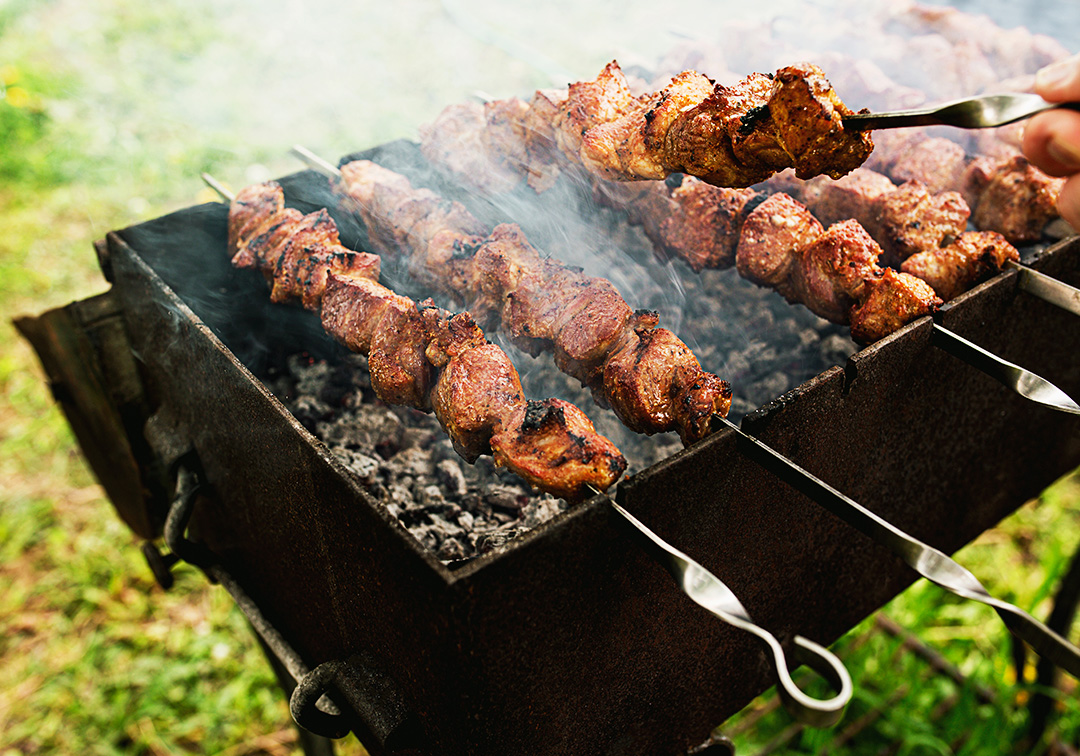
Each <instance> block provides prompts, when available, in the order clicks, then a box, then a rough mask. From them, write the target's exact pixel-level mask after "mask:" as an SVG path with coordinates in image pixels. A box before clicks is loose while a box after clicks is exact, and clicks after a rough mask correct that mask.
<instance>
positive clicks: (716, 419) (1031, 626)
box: [294, 147, 1080, 677]
mask: <svg viewBox="0 0 1080 756" xmlns="http://www.w3.org/2000/svg"><path fill="white" fill-rule="evenodd" d="M294 152H295V153H296V154H298V155H300V156H301V157H302V158H303V159H304V160H305V162H307V163H308V164H309V165H311V166H313V167H317V168H319V169H320V170H321V171H323V172H324V173H326V174H329V175H331V176H336V175H337V174H338V171H337V169H335V168H334V167H333V166H332V165H330V164H328V163H326V162H325V161H322V160H321V159H319V158H318V157H317V156H315V155H313V154H312V153H310V152H309V151H307V150H305V149H303V148H299V147H297V148H294ZM358 163H359V164H362V165H358ZM373 165H374V164H371V163H370V162H369V161H356V162H354V163H346V164H345V165H344V166H343V169H348V168H349V166H354V168H357V169H359V170H360V171H361V172H363V173H367V172H369V171H370V170H371V166H373ZM375 168H379V167H378V166H375ZM383 171H386V169H381V168H379V173H381V172H383ZM386 172H387V173H390V174H391V175H392V176H396V175H397V174H392V173H391V172H389V171H386ZM340 173H341V176H342V182H343V183H345V182H347V181H348V178H347V175H348V174H347V171H346V170H342V171H341V172H340ZM388 188H393V189H396V190H397V191H398V192H406V193H409V194H411V193H412V192H413V191H414V190H411V188H410V187H409V185H408V182H407V180H405V179H404V177H400V176H399V177H398V180H394V181H392V183H391V185H390V187H388ZM428 194H430V193H428ZM396 202H397V203H399V206H400V207H402V208H408V207H409V206H410V205H409V202H408V200H406V199H404V198H402V197H401V196H398V197H397V198H396ZM424 205H425V203H424V202H414V204H413V209H414V210H415V211H419V214H420V216H421V218H422V217H424V214H423V211H422V207H423V206H424ZM371 212H372V208H368V213H369V215H368V216H365V217H364V218H363V220H365V222H366V223H367V224H369V225H368V229H369V240H374V239H379V241H380V243H383V244H385V243H387V242H388V241H392V239H391V240H387V239H385V238H382V239H380V231H379V227H378V226H372V225H370V224H371V223H372V222H373V221H378V218H375V217H371V216H370V213H371ZM442 212H443V213H454V214H455V215H456V214H459V213H462V212H464V208H462V207H461V206H459V205H457V204H456V203H450V204H449V205H444V207H443V210H442ZM459 217H460V216H459ZM396 218H397V220H398V221H400V219H401V215H397V216H396ZM389 220H390V219H386V218H384V219H383V223H387V222H388V221H389ZM413 222H419V221H418V220H417V219H415V218H414V219H413ZM394 227H395V226H393V225H392V224H391V225H389V226H388V228H394ZM373 231H374V232H375V233H372V232H373ZM399 233H400V232H399ZM972 347H973V348H974V349H976V350H978V347H975V346H974V345H972ZM980 351H981V350H980ZM1040 380H1041V379H1040ZM1066 399H1067V398H1066ZM1070 401H1071V400H1070ZM1077 411H1078V412H1080V407H1077ZM711 420H712V424H713V425H714V427H716V428H720V427H723V426H727V427H728V428H729V429H731V430H733V431H734V432H736V433H737V434H738V435H739V436H740V438H741V439H742V440H743V441H744V442H749V447H747V453H748V456H750V457H751V458H752V459H754V460H755V461H756V462H758V463H760V464H762V465H763V466H765V467H766V468H767V469H769V470H770V471H772V472H774V473H775V474H778V475H780V476H781V477H782V478H783V479H785V480H787V481H788V482H789V483H792V485H794V486H795V487H796V488H797V489H798V490H800V491H802V492H803V493H806V494H807V495H809V496H811V498H813V499H814V500H815V501H817V502H818V503H819V504H821V505H823V506H825V507H826V508H827V509H829V511H831V512H833V513H834V514H835V515H837V516H839V517H841V519H844V520H845V521H846V522H848V523H849V524H850V525H852V526H853V527H855V528H856V529H858V530H860V531H861V532H863V533H865V534H866V535H868V536H870V537H871V538H873V539H874V540H876V541H878V542H880V543H882V544H883V545H885V546H887V547H888V548H890V549H891V550H892V551H894V552H895V553H897V554H898V555H899V556H901V558H903V559H905V561H907V562H908V564H909V565H910V566H911V567H912V568H913V569H915V570H916V571H917V572H918V573H919V574H920V575H922V576H924V577H927V578H928V579H930V580H932V581H933V582H935V583H937V584H938V585H940V586H941V587H943V588H945V589H946V590H949V591H951V592H953V593H955V594H956V595H958V596H960V597H962V598H967V599H971V600H975V601H980V602H982V603H986V604H988V605H990V606H992V607H993V608H994V609H995V610H996V611H997V612H998V613H999V615H1000V616H1001V617H1002V619H1003V621H1004V622H1005V623H1006V625H1007V626H1008V627H1009V628H1010V630H1012V632H1014V633H1015V634H1017V635H1018V636H1019V637H1021V638H1023V639H1024V640H1026V641H1027V642H1028V643H1029V644H1030V645H1031V646H1032V648H1033V649H1035V650H1036V651H1037V652H1038V653H1040V655H1042V656H1044V658H1047V659H1049V660H1051V661H1053V662H1054V663H1055V664H1057V665H1059V666H1061V667H1062V668H1063V669H1065V670H1067V671H1069V672H1070V673H1071V674H1073V675H1074V676H1077V677H1080V649H1077V648H1076V647H1075V646H1073V645H1072V644H1071V643H1069V642H1068V641H1067V640H1066V639H1064V638H1062V637H1061V636H1059V635H1057V634H1056V633H1054V632H1053V631H1052V630H1050V629H1049V628H1047V627H1046V626H1045V625H1043V624H1042V623H1040V622H1039V621H1038V620H1036V619H1034V618H1033V617H1031V616H1030V615H1029V614H1027V613H1025V612H1023V610H1021V609H1019V608H1018V607H1015V606H1013V605H1011V604H1008V603H1007V602H1004V601H1001V600H1000V599H996V598H993V597H991V596H990V595H989V593H987V592H986V590H985V588H983V586H982V585H981V583H979V582H978V580H977V579H976V578H975V577H974V576H973V575H971V573H970V572H968V571H967V570H966V569H964V568H963V567H961V566H960V565H959V564H957V563H956V562H955V561H954V560H952V559H951V558H949V557H948V556H947V555H945V554H944V553H942V552H940V551H938V550H937V549H934V548H933V547H931V546H928V545H927V544H924V543H923V542H921V541H919V540H918V539H916V538H914V537H912V536H910V535H908V534H907V533H905V532H903V531H902V530H900V529H899V528H896V527H895V526H894V525H892V524H891V523H888V522H887V521H885V520H882V519H881V518H880V517H878V516H877V515H875V514H873V513H872V512H870V511H869V510H867V509H866V508H864V507H862V506H861V505H859V504H858V503H857V502H855V501H853V500H852V499H850V498H848V497H846V496H844V495H843V494H842V493H840V492H838V491H836V490H835V489H833V488H831V487H830V486H828V485H827V484H825V483H824V482H822V481H821V480H820V479H818V478H816V477H815V476H814V475H812V474H811V473H809V472H808V471H806V470H804V469H803V468H801V467H799V466H798V465H797V464H795V463H794V462H792V461H791V460H789V459H787V458H786V457H784V456H783V455H781V454H779V453H777V452H776V451H774V450H772V449H771V448H769V447H768V446H766V445H765V444H762V443H761V442H760V441H758V440H757V439H755V438H753V437H752V436H750V435H748V434H746V433H745V432H744V431H742V430H741V428H739V427H738V426H736V425H735V424H733V423H731V422H730V421H729V420H728V419H727V418H726V417H725V416H724V415H723V414H721V413H715V414H714V415H713V416H712V418H711ZM597 493H599V492H597ZM619 513H620V514H621V515H623V516H624V517H626V513H624V512H622V511H620V512H619ZM627 519H630V518H629V517H627ZM630 521H631V522H632V524H634V526H635V527H637V528H638V529H639V530H640V531H641V532H642V533H644V534H645V535H646V536H647V537H648V538H650V540H653V541H654V542H655V541H656V539H655V536H652V535H650V533H649V532H648V529H647V528H646V527H645V526H644V525H642V524H641V523H639V522H636V521H634V520H632V519H630ZM669 548H670V547H669ZM661 560H662V561H663V557H661ZM667 562H668V563H669V569H670V570H671V571H672V573H673V575H674V576H675V578H676V580H677V582H679V584H680V587H681V588H682V589H683V590H684V592H687V594H688V595H690V596H691V598H693V599H694V600H695V601H698V602H699V603H701V604H702V605H703V606H705V607H706V608H708V609H710V611H713V612H714V614H717V616H720V617H721V619H725V621H728V620H727V618H726V617H725V616H724V613H725V612H724V610H723V609H721V607H720V605H715V602H714V605H713V606H709V605H707V603H706V601H704V600H702V598H701V597H700V596H695V595H693V587H694V586H693V580H691V579H689V576H693V575H696V574H698V573H697V570H696V568H700V566H699V565H687V564H686V563H683V562H680V561H679V559H678V558H676V554H675V553H672V552H670V551H669V552H668V557H667ZM728 608H729V609H733V608H734V607H731V606H730V605H729V606H728ZM717 610H719V611H717ZM736 616H737V613H736ZM819 671H820V670H819Z"/></svg>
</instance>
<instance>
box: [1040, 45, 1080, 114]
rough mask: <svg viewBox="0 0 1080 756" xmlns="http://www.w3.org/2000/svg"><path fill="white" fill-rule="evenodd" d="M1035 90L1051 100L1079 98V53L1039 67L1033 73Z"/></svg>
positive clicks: (1062, 100)
mask: <svg viewBox="0 0 1080 756" xmlns="http://www.w3.org/2000/svg"><path fill="white" fill-rule="evenodd" d="M1035 92H1036V93H1037V94H1038V95H1039V96H1040V97H1042V98H1043V99H1044V100H1049V101H1051V102H1064V101H1066V100H1076V99H1080V54H1077V55H1073V56H1071V57H1069V58H1065V59H1064V60H1059V61H1056V62H1054V63H1051V64H1050V65H1048V66H1045V67H1044V68H1041V69H1040V70H1039V71H1038V72H1037V73H1036V74H1035Z"/></svg>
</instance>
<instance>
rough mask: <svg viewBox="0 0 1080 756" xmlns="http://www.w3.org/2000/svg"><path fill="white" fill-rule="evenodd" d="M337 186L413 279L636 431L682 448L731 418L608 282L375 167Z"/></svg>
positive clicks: (713, 386) (684, 350)
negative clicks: (714, 421)
mask: <svg viewBox="0 0 1080 756" xmlns="http://www.w3.org/2000/svg"><path fill="white" fill-rule="evenodd" d="M296 152H297V153H298V154H299V155H301V156H302V157H304V159H305V160H306V161H308V162H309V164H312V165H314V166H316V167H318V168H319V169H321V170H323V171H324V172H327V173H329V174H331V175H332V176H333V178H332V181H333V186H334V191H335V192H336V193H337V194H338V195H339V196H340V197H341V198H342V203H343V205H344V206H345V207H346V208H348V209H350V210H351V211H353V212H355V213H356V214H357V215H358V216H359V218H360V219H361V221H363V223H364V224H365V226H366V227H367V231H368V236H369V240H370V242H371V244H372V246H373V247H374V248H376V249H378V250H379V251H381V252H384V253H386V254H393V255H401V256H404V257H407V259H408V268H409V272H410V274H412V275H413V277H414V278H415V279H416V280H418V281H419V282H420V283H422V284H423V285H425V286H428V287H430V288H432V289H434V290H437V291H440V292H442V293H444V294H447V295H449V296H451V297H453V298H455V299H456V300H457V301H460V302H462V303H463V304H465V305H466V307H467V309H468V310H469V311H470V312H472V313H473V315H474V316H475V317H476V318H477V320H478V321H479V322H480V323H482V324H486V325H496V324H497V325H499V326H500V327H501V328H502V329H503V330H504V331H505V332H506V333H507V334H508V335H509V337H510V338H511V340H512V341H513V342H514V343H515V344H516V345H517V346H519V347H520V348H521V349H522V350H524V351H526V352H528V353H529V354H531V355H533V356H535V355H538V354H539V353H541V352H543V351H549V352H552V353H553V355H554V358H555V363H556V365H557V366H558V367H559V369H560V370H562V371H563V372H564V373H566V374H567V375H570V376H572V377H574V378H576V379H578V380H579V381H580V382H581V384H582V385H583V386H587V387H589V389H590V390H591V391H592V393H593V396H594V397H595V398H596V400H597V402H598V403H599V404H601V405H602V406H605V407H610V408H611V409H612V410H613V411H614V412H615V414H616V415H617V416H618V417H619V419H620V420H622V422H623V423H624V424H626V426H627V427H629V428H630V429H631V430H634V431H637V432H639V433H647V434H653V433H659V432H664V431H671V430H676V431H678V433H679V436H680V438H681V439H682V441H683V443H684V444H685V445H690V444H692V443H694V442H695V441H698V440H700V439H702V438H704V437H705V436H706V435H708V434H709V433H710V432H711V424H710V421H711V418H712V417H713V416H714V415H716V414H719V415H721V416H724V415H726V414H727V412H728V410H729V409H730V407H731V387H730V386H729V385H728V383H727V382H726V381H723V380H721V379H720V378H719V377H717V376H716V375H714V374H712V373H709V372H707V371H705V370H703V369H702V368H701V365H700V364H699V363H698V360H697V358H696V357H695V356H694V354H693V352H692V351H690V349H689V347H687V346H686V345H685V344H684V343H683V342H682V341H680V340H679V339H678V337H676V336H675V334H673V333H671V331H668V330H667V329H665V328H659V327H658V325H659V317H658V315H657V313H655V312H652V311H646V310H637V311H634V310H631V309H630V306H629V305H628V304H627V303H626V301H625V300H624V299H623V298H622V296H621V295H620V294H619V293H618V291H617V290H616V289H615V287H614V286H613V285H612V284H611V282H609V281H607V280H605V279H602V278H596V277H593V276H588V275H585V274H584V273H583V272H582V271H581V270H580V269H577V268H572V267H569V266H566V265H564V264H562V263H561V262H559V261H557V260H555V259H552V258H545V257H542V256H541V255H540V254H539V252H538V251H537V250H536V249H535V248H534V247H533V246H532V245H531V244H529V242H528V239H527V238H526V237H525V234H524V233H522V231H521V229H520V228H519V227H518V226H517V225H515V224H501V225H499V226H496V227H495V228H494V229H493V230H491V231H490V233H489V231H488V229H487V228H485V227H484V226H483V225H482V224H481V223H480V221H478V220H477V219H476V218H475V217H474V216H473V215H472V214H471V213H469V212H468V211H467V210H466V209H465V208H464V206H462V205H461V204H460V203H457V202H450V201H448V200H446V199H444V198H442V197H440V196H439V195H437V194H435V193H434V192H432V191H430V190H427V189H416V188H414V187H413V186H412V184H411V183H410V182H409V180H408V179H407V178H406V177H404V176H402V175H400V174H398V173H394V172H393V171H390V170H388V169H386V168H383V167H381V166H379V165H376V164H375V163H372V162H370V161H367V160H359V161H354V162H351V163H348V164H346V165H344V166H342V168H341V170H340V171H338V170H337V169H336V168H334V167H333V166H330V165H329V164H327V163H325V162H323V161H321V160H319V159H318V158H317V157H315V156H314V155H312V154H311V153H310V152H307V151H306V150H303V149H302V148H297V149H296Z"/></svg>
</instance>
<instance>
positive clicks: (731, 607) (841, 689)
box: [201, 146, 853, 727]
mask: <svg viewBox="0 0 1080 756" xmlns="http://www.w3.org/2000/svg"><path fill="white" fill-rule="evenodd" d="M293 150H294V152H296V153H297V154H298V155H301V156H303V157H304V159H305V161H306V160H311V161H312V162H313V163H314V164H316V165H317V166H318V169H319V170H322V171H323V172H329V173H330V174H331V175H333V174H337V175H340V172H339V171H337V169H336V168H334V167H333V166H332V165H330V164H329V163H327V162H326V161H324V160H322V159H321V158H319V157H318V156H316V155H314V154H313V153H310V152H308V151H307V150H305V149H304V148H303V147H299V146H297V147H294V148H293ZM201 176H202V180H203V181H204V182H206V185H207V186H209V187H210V188H211V189H213V190H214V191H215V192H217V193H218V194H219V195H220V196H221V198H222V199H223V200H225V201H228V202H231V201H232V200H234V199H235V198H236V195H235V194H233V192H231V191H229V190H228V189H226V188H225V187H224V186H223V185H222V184H221V183H220V182H219V181H218V180H217V179H215V178H214V177H213V176H211V175H210V174H208V173H203V174H201ZM588 488H589V490H590V491H591V492H592V493H593V495H595V496H603V497H604V498H605V499H607V501H608V502H609V503H610V504H611V506H612V507H613V508H614V509H615V511H616V512H618V513H619V514H621V515H622V516H623V517H625V518H626V519H627V520H628V521H629V522H630V523H631V524H633V525H634V527H636V528H637V529H638V531H640V532H641V533H643V534H644V535H645V536H646V537H647V545H648V546H649V547H650V548H649V551H650V553H651V554H652V555H653V557H654V558H656V559H657V560H658V561H660V562H661V563H662V564H663V565H664V566H665V567H667V568H668V570H670V571H671V573H672V575H673V576H674V577H675V579H676V581H677V582H678V583H679V586H680V587H681V588H682V590H683V592H684V593H686V595H687V596H689V597H690V598H691V599H693V600H694V601H695V602H697V603H698V604H699V605H700V606H702V607H704V608H705V609H707V610H709V611H710V612H712V613H713V614H715V615H716V616H717V617H719V618H720V619H721V620H723V621H724V622H726V623H728V624H730V625H733V626H735V627H737V628H739V629H740V630H745V631H746V632H748V633H752V634H753V635H756V636H757V637H758V638H760V639H761V640H762V641H764V642H765V644H766V645H767V646H768V647H769V650H770V651H771V652H772V662H773V667H774V669H775V670H776V675H777V678H778V685H779V691H780V697H781V698H782V699H783V701H784V705H785V707H786V708H787V709H788V711H789V712H790V713H791V715H792V717H794V718H795V719H797V720H798V721H800V722H802V723H803V724H805V725H809V726H813V727H828V726H830V725H833V724H835V723H836V722H837V721H839V719H840V717H841V716H843V713H844V707H846V706H847V703H848V701H850V700H851V694H852V689H853V686H852V683H851V675H849V674H848V671H847V669H846V668H845V667H844V664H843V662H841V661H840V660H839V659H838V658H837V657H836V656H835V655H834V654H833V653H832V652H831V651H829V650H828V649H826V648H824V647H823V646H820V645H819V644H817V643H814V642H813V641H811V640H808V639H807V638H803V637H802V636H798V635H797V636H795V637H794V638H793V639H792V640H793V642H794V644H795V646H794V648H793V649H792V658H793V659H795V660H796V661H798V662H799V663H801V664H806V665H807V666H808V667H810V668H811V669H813V670H815V671H816V672H818V673H819V674H820V675H821V676H822V677H824V678H825V679H826V680H827V681H828V682H829V683H830V685H832V687H833V689H834V690H836V691H837V693H836V695H834V696H833V697H832V698H828V699H824V700H820V699H816V698H813V697H811V696H809V695H807V694H806V693H804V692H803V691H802V690H801V689H800V688H799V687H798V686H797V685H796V684H795V682H794V680H792V679H791V674H790V673H789V672H788V666H787V659H786V657H785V654H784V649H783V647H782V646H781V645H780V642H779V641H778V640H777V639H776V636H774V635H773V634H772V633H770V632H769V631H768V630H765V629H764V628H762V627H760V626H758V625H756V624H754V622H753V620H751V619H750V615H749V614H748V613H747V611H746V609H745V608H744V607H743V605H742V603H740V601H739V599H738V598H736V596H735V594H734V593H732V592H731V589H729V588H728V587H727V586H726V585H725V584H724V583H723V582H722V581H721V580H720V579H719V578H717V577H716V576H714V575H713V574H712V573H711V572H709V571H708V570H706V569H705V568H704V567H702V566H701V565H700V564H698V563H697V562H695V561H694V560H692V559H691V558H690V557H688V556H686V555H685V554H683V553H682V552H681V551H679V550H678V549H676V548H675V547H673V546H671V545H670V544H668V543H667V542H666V541H664V540H663V539H662V538H660V537H659V536H658V535H656V534H655V533H653V532H652V531H651V530H649V529H648V528H647V527H645V525H643V524H642V523H641V522H640V521H638V520H637V519H636V518H635V517H634V516H633V515H631V514H630V513H629V512H627V511H626V510H625V509H623V508H622V507H620V506H619V505H618V504H616V503H615V502H614V501H613V500H612V499H611V498H610V497H608V496H607V495H605V494H604V493H603V492H601V491H600V490H599V489H597V488H595V487H594V486H592V485H589V486H588Z"/></svg>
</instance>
